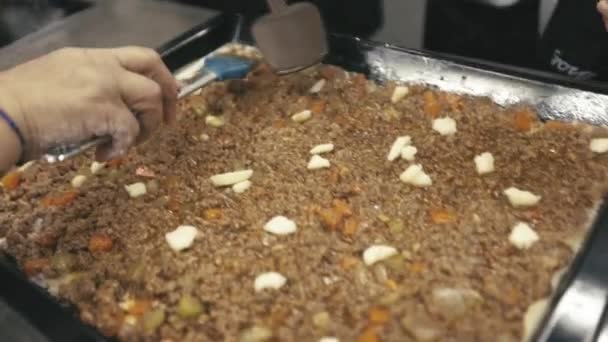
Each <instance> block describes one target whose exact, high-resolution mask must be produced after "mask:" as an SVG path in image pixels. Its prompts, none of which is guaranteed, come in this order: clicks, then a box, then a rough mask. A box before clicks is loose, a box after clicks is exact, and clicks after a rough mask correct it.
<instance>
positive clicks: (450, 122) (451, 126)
mask: <svg viewBox="0 0 608 342" xmlns="http://www.w3.org/2000/svg"><path fill="white" fill-rule="evenodd" d="M433 130H435V131H437V132H438V133H439V134H441V135H453V134H455V133H456V131H457V130H456V121H454V119H452V118H450V117H445V118H439V119H435V120H433Z"/></svg>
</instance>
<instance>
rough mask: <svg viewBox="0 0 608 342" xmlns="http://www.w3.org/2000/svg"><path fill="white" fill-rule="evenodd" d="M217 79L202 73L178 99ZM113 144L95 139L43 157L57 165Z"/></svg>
mask: <svg viewBox="0 0 608 342" xmlns="http://www.w3.org/2000/svg"><path fill="white" fill-rule="evenodd" d="M216 78H217V75H216V74H214V73H212V72H204V73H201V75H199V76H198V77H197V78H195V79H194V80H193V81H192V82H191V83H189V84H187V85H186V86H184V87H183V88H182V89H181V90H180V92H179V94H178V95H177V98H178V99H182V98H184V97H186V96H188V95H190V94H192V93H193V92H195V91H196V90H198V89H200V88H202V87H204V86H205V85H207V84H209V83H211V82H213V81H214V80H215V79H216ZM111 142H112V137H110V136H103V137H95V138H93V139H91V140H88V141H85V142H83V143H78V144H69V145H59V146H55V147H53V148H51V149H50V150H48V151H47V152H46V153H45V154H44V155H43V156H42V159H43V160H46V161H47V162H48V163H51V164H52V163H57V162H62V161H64V160H67V159H70V158H72V157H75V156H77V155H79V154H81V153H84V152H86V151H88V150H90V149H92V148H94V147H97V146H99V145H103V144H108V143H111Z"/></svg>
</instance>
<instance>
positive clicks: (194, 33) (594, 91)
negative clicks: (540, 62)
mask: <svg viewBox="0 0 608 342" xmlns="http://www.w3.org/2000/svg"><path fill="white" fill-rule="evenodd" d="M251 42H252V39H251V37H250V35H249V28H248V24H247V23H246V22H245V21H244V20H242V19H241V18H240V17H238V16H233V15H220V16H218V17H216V18H214V19H212V20H211V21H209V22H206V23H204V24H202V25H200V26H199V27H196V28H194V29H192V30H191V31H188V32H186V33H184V34H183V35H181V36H180V37H177V38H176V39H174V40H172V41H170V42H169V43H167V44H165V45H164V46H163V47H161V48H160V49H159V51H161V55H162V56H163V59H164V60H165V62H166V63H167V65H168V66H169V68H170V69H171V70H172V71H173V72H174V73H176V74H177V73H182V72H184V70H185V69H184V68H187V66H189V65H192V63H197V62H198V63H201V62H200V61H201V58H203V57H204V56H207V55H208V54H210V53H212V52H213V51H216V50H217V49H218V48H220V47H223V46H226V45H227V44H229V43H241V44H245V45H252V43H251ZM325 63H328V64H334V65H337V66H340V67H342V68H344V69H346V70H349V71H353V72H360V73H364V74H366V75H367V76H368V77H369V78H371V79H374V80H376V81H378V82H381V83H382V82H385V81H387V80H395V81H398V82H407V83H418V84H426V85H430V86H434V87H437V88H439V89H442V90H446V91H451V92H456V93H461V94H468V95H473V96H484V97H489V98H491V99H492V100H493V101H494V102H496V103H497V104H499V105H502V106H508V105H513V104H518V103H527V104H529V105H532V106H533V107H535V108H536V109H537V111H538V113H539V115H540V116H541V118H542V119H544V120H564V121H582V122H587V123H591V124H594V125H606V124H608V95H606V94H608V88H607V87H606V86H605V85H603V84H600V83H589V82H586V83H581V82H577V81H572V80H569V79H567V78H564V77H561V76H556V75H552V74H547V73H542V72H536V71H531V70H526V69H519V68H514V67H510V66H505V65H499V64H494V63H488V62H483V61H476V60H471V59H466V58H462V57H457V56H449V55H442V54H437V53H432V52H423V51H415V50H409V49H404V48H400V47H396V46H391V45H386V44H379V43H374V42H369V41H364V40H361V39H358V38H353V37H349V36H345V35H331V36H330V53H329V55H328V56H327V58H326V60H325ZM590 222H591V223H592V224H591V225H590V227H591V228H590V230H589V234H588V237H587V239H586V240H585V243H584V244H583V247H582V249H581V250H580V252H579V253H578V254H577V255H576V257H575V259H574V261H573V262H572V265H571V267H570V268H569V271H568V272H567V273H566V275H565V276H564V277H562V280H561V283H560V285H559V286H558V289H557V290H556V291H555V293H554V295H553V297H552V299H551V303H550V305H549V309H548V310H547V313H546V314H545V317H544V319H543V322H542V323H541V324H540V326H539V329H537V331H536V334H535V337H534V339H535V340H537V341H596V340H598V341H600V340H606V339H607V337H606V336H608V322H607V321H608V318H607V317H606V310H605V309H606V307H607V305H606V303H607V299H608V272H606V271H607V270H608V266H605V265H608V247H605V246H608V206H607V205H605V204H602V205H601V206H599V207H598V209H597V210H596V211H595V217H594V218H593V220H592V221H590ZM0 279H1V281H0V298H2V299H3V300H4V301H5V302H6V303H8V304H9V305H10V306H11V307H12V308H13V309H14V310H15V311H17V312H19V314H21V315H22V316H23V317H24V318H25V319H26V320H27V321H29V322H30V323H31V325H33V326H35V327H36V328H37V329H38V330H39V331H40V332H41V333H43V334H44V335H45V336H47V337H48V339H49V340H51V341H62V342H69V341H108V339H107V338H104V337H103V336H102V335H101V334H99V333H98V332H97V331H96V330H95V329H93V328H91V327H89V326H86V325H85V324H83V323H82V322H81V321H80V320H79V319H78V318H77V317H78V316H77V314H76V312H75V311H74V310H73V309H71V308H70V307H69V306H68V305H67V304H66V303H60V302H58V301H57V300H56V299H54V298H52V297H51V296H50V295H48V294H47V293H46V292H45V291H44V290H43V289H41V288H39V287H37V286H36V285H34V284H33V283H31V282H30V281H28V280H27V279H26V278H25V277H24V275H23V274H21V272H20V271H19V270H18V269H17V267H16V265H15V263H14V262H13V261H11V259H10V257H9V256H0Z"/></svg>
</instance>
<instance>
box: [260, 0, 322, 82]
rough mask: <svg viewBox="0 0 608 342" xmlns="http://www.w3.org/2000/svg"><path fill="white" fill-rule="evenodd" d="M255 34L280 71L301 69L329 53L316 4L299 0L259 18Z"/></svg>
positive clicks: (275, 67) (269, 60)
mask: <svg viewBox="0 0 608 342" xmlns="http://www.w3.org/2000/svg"><path fill="white" fill-rule="evenodd" d="M252 31H253V37H254V39H255V40H256V43H257V45H258V47H259V49H260V51H261V52H262V54H263V55H264V58H265V59H266V61H267V62H268V64H269V65H270V67H271V68H273V69H274V71H275V72H277V73H279V74H286V73H290V72H294V71H298V70H302V69H304V68H307V67H309V66H311V65H314V64H316V63H319V62H320V61H321V60H322V59H323V58H324V57H325V55H327V51H328V45H327V34H326V32H325V27H324V25H323V21H322V20H321V14H320V13H319V10H318V9H317V7H315V6H314V5H313V4H310V3H307V2H300V3H297V4H294V5H290V6H287V7H285V8H284V9H283V10H281V11H280V12H278V13H277V12H274V13H272V14H268V15H265V16H263V17H261V18H260V19H258V21H257V22H256V23H255V24H254V25H253V28H252Z"/></svg>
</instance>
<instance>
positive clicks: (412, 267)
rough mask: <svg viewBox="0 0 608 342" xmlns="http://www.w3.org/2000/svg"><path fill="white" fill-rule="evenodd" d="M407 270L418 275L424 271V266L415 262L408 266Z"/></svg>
mask: <svg viewBox="0 0 608 342" xmlns="http://www.w3.org/2000/svg"><path fill="white" fill-rule="evenodd" d="M409 269H410V272H412V273H414V274H420V273H423V272H424V271H426V265H425V264H424V263H423V262H419V261H415V262H413V263H412V264H411V265H410V267H409Z"/></svg>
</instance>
